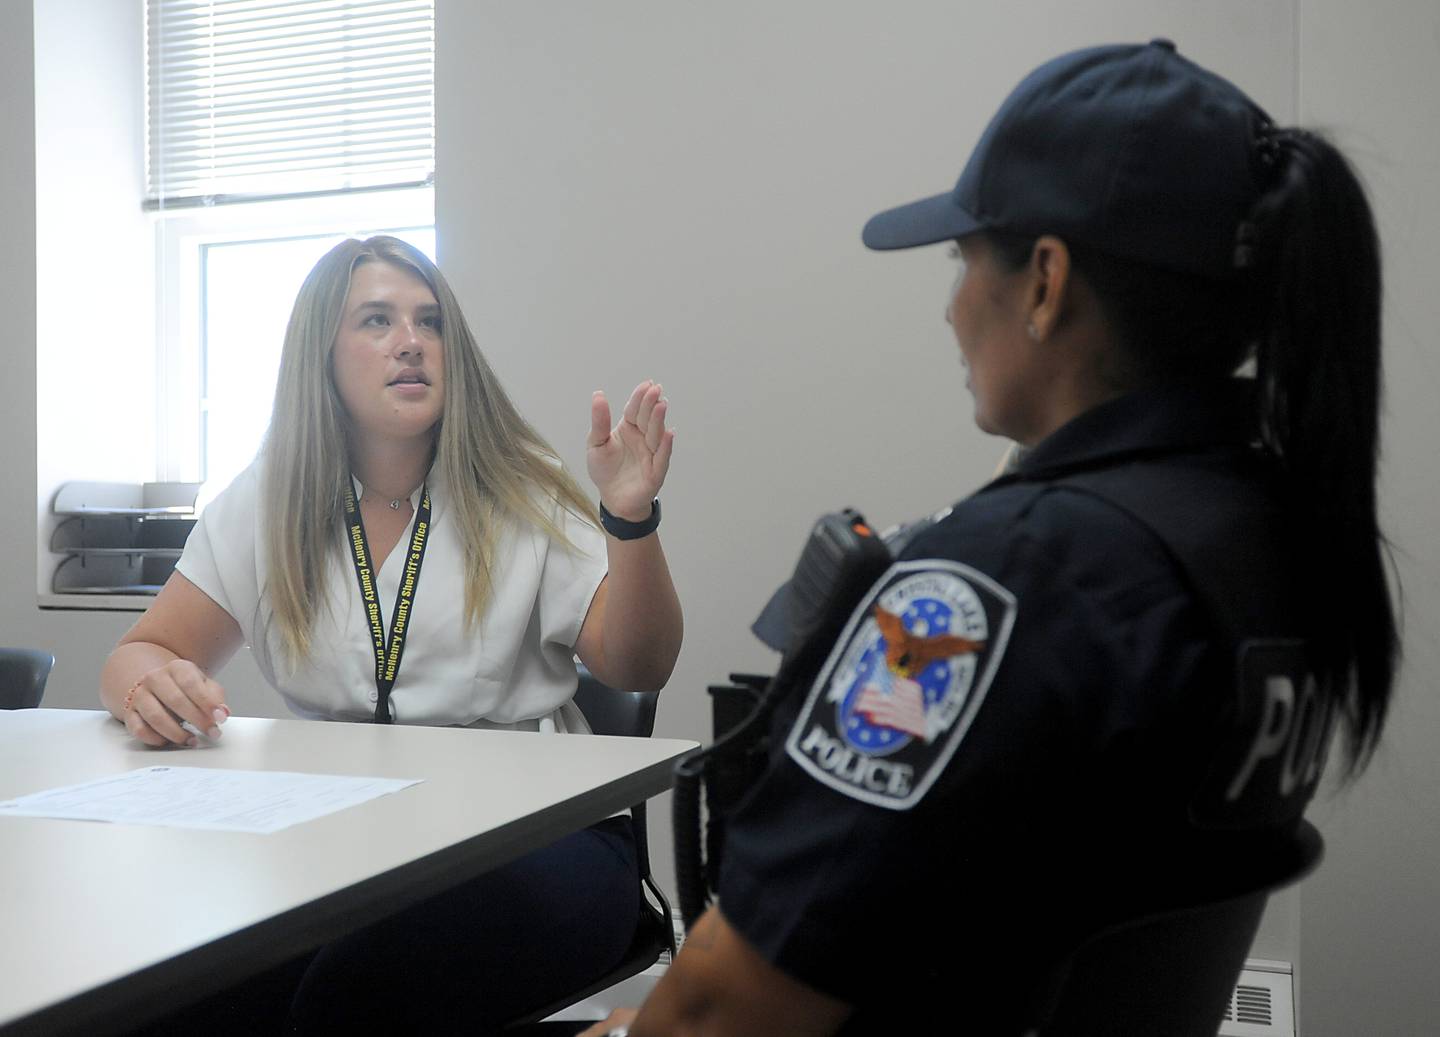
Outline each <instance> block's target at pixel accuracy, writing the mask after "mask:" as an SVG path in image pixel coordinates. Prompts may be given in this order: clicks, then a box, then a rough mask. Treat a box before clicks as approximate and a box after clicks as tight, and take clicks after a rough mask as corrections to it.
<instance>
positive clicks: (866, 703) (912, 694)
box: [855, 676, 928, 740]
mask: <svg viewBox="0 0 1440 1037" xmlns="http://www.w3.org/2000/svg"><path fill="white" fill-rule="evenodd" d="M855 712H856V713H861V714H863V715H864V717H865V719H866V720H868V721H870V723H872V724H876V725H878V726H880V727H889V728H893V729H894V730H896V731H904V732H905V733H906V734H907V735H914V736H915V737H916V738H925V737H926V735H925V693H924V691H923V690H921V688H920V685H919V684H917V683H916V682H915V681H912V680H910V679H909V678H908V677H900V676H892V677H891V680H890V691H889V692H885V691H882V690H881V689H880V688H879V687H878V686H877V685H874V684H867V685H865V687H864V688H863V689H862V690H861V692H860V697H859V698H858V699H856V700H855ZM927 740H928V739H927Z"/></svg>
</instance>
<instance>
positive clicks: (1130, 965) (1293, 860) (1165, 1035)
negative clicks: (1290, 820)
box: [1026, 821, 1324, 1037]
mask: <svg viewBox="0 0 1440 1037" xmlns="http://www.w3.org/2000/svg"><path fill="white" fill-rule="evenodd" d="M1323 852H1324V843H1323V840H1322V839H1321V837H1320V833H1319V832H1318V831H1317V830H1316V829H1315V827H1314V826H1313V825H1311V824H1310V823H1309V822H1308V821H1302V822H1301V823H1300V827H1299V829H1298V830H1297V832H1296V833H1295V837H1294V839H1293V840H1291V841H1290V843H1289V844H1288V845H1286V846H1283V847H1281V848H1280V850H1279V851H1278V852H1277V853H1275V854H1274V855H1273V856H1272V857H1271V858H1270V859H1269V860H1268V861H1267V862H1266V863H1265V865H1264V866H1263V873H1262V874H1260V875H1258V876H1256V877H1255V878H1254V879H1253V880H1252V881H1251V882H1250V883H1249V884H1248V885H1247V886H1246V887H1245V888H1243V889H1240V890H1236V891H1232V892H1229V893H1228V894H1225V895H1222V896H1219V897H1217V898H1216V899H1213V900H1209V901H1206V902H1203V903H1191V904H1186V905H1183V906H1179V907H1175V908H1171V909H1168V910H1165V911H1159V912H1155V913H1153V914H1149V915H1145V916H1142V917H1139V918H1134V919H1130V920H1127V921H1125V922H1122V923H1120V924H1117V925H1113V926H1110V927H1108V928H1106V929H1103V930H1101V931H1100V932H1098V933H1096V934H1095V935H1093V936H1091V937H1090V938H1089V939H1087V940H1086V941H1085V942H1084V943H1082V944H1081V945H1080V947H1079V949H1078V950H1077V951H1076V952H1075V953H1074V954H1073V955H1072V956H1071V957H1070V959H1069V961H1068V962H1066V964H1065V965H1064V966H1063V967H1062V968H1060V969H1059V970H1057V971H1056V973H1055V974H1054V975H1053V976H1052V977H1051V980H1050V982H1049V984H1048V989H1046V990H1045V991H1044V992H1042V994H1041V995H1040V997H1039V998H1037V1002H1038V1003H1039V1004H1041V1005H1042V1006H1043V1005H1045V1004H1046V1003H1047V1002H1048V1004H1049V1007H1048V1011H1047V1010H1046V1009H1045V1008H1043V1007H1042V1008H1041V1010H1040V1013H1039V1015H1038V1017H1039V1018H1043V1019H1044V1020H1045V1021H1044V1022H1042V1023H1041V1024H1040V1025H1039V1027H1038V1028H1037V1029H1032V1030H1030V1031H1028V1033H1027V1034H1026V1037H1100V1035H1105V1037H1131V1035H1134V1037H1140V1035H1143V1037H1215V1034H1216V1031H1217V1030H1218V1029H1219V1028H1220V1022H1221V1018H1222V1017H1223V1015H1224V1013H1225V1007H1226V1005H1227V1004H1228V1002H1229V1000H1230V996H1231V994H1232V993H1233V992H1234V990H1235V982H1236V980H1237V979H1238V978H1239V976H1240V970H1241V969H1242V968H1243V967H1244V964H1245V955H1246V954H1247V953H1248V951H1249V949H1250V944H1251V942H1252V941H1253V940H1254V938H1255V931H1256V929H1258V928H1259V925H1260V915H1261V913H1262V912H1263V911H1264V909H1265V902H1266V900H1268V899H1269V897H1270V894H1271V893H1272V892H1274V891H1275V890H1277V889H1281V888H1283V887H1285V886H1289V885H1292V884H1294V883H1296V882H1298V881H1300V880H1301V879H1302V878H1304V877H1305V876H1306V875H1307V874H1309V873H1310V872H1311V871H1312V870H1313V869H1314V868H1315V866H1316V864H1318V863H1319V861H1320V857H1321V855H1322V853H1323Z"/></svg>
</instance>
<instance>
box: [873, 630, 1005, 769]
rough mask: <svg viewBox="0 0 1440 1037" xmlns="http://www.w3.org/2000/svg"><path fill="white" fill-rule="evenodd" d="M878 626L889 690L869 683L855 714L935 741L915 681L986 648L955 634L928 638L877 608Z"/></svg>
mask: <svg viewBox="0 0 1440 1037" xmlns="http://www.w3.org/2000/svg"><path fill="white" fill-rule="evenodd" d="M874 617H875V624H876V626H878V627H879V628H880V635H881V636H882V637H883V638H884V639H885V668H886V670H887V671H888V673H889V678H890V679H889V681H888V682H886V683H888V684H889V687H888V688H882V687H881V686H880V685H878V684H867V685H866V686H865V687H864V688H863V689H862V690H861V692H860V697H859V698H858V699H857V700H856V702H855V712H856V713H859V714H861V715H862V716H864V717H865V719H866V720H868V721H869V722H870V723H872V724H877V725H880V726H882V727H888V728H890V729H891V730H892V731H903V732H904V733H905V734H908V735H912V736H914V737H916V738H921V739H924V740H925V741H927V742H929V741H931V740H932V739H933V738H934V737H935V736H936V735H937V734H939V733H940V732H938V731H935V730H933V727H934V725H932V724H927V723H926V708H925V693H924V690H923V689H922V688H921V687H920V685H919V684H918V683H916V682H915V681H914V680H912V679H911V678H912V677H913V676H915V675H917V674H919V673H921V672H922V671H923V670H924V669H925V667H927V666H929V665H930V664H931V663H933V662H936V661H937V660H942V659H949V658H952V657H953V656H956V655H970V654H974V653H975V652H978V651H980V650H981V649H982V648H984V647H985V642H984V641H976V640H973V639H971V638H968V637H958V636H956V635H955V634H936V635H934V636H925V635H922V634H914V633H911V632H910V631H909V630H907V629H906V628H905V621H904V620H903V619H901V618H900V617H899V616H897V615H896V614H895V613H893V612H887V611H886V610H885V609H883V608H881V607H880V606H879V605H876V606H875V611H874Z"/></svg>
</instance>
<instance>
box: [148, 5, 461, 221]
mask: <svg viewBox="0 0 1440 1037" xmlns="http://www.w3.org/2000/svg"><path fill="white" fill-rule="evenodd" d="M146 36H147V55H148V61H147V66H148V67H147V70H146V92H147V99H148V104H147V107H148V115H149V127H148V130H149V148H148V154H147V162H146V179H147V185H146V199H145V204H146V207H147V208H166V207H172V206H195V205H212V204H217V203H224V202H233V201H252V200H255V199H259V198H277V197H293V196H301V195H308V194H328V193H339V192H344V191H355V190H371V189H378V188H386V187H407V186H416V185H419V184H421V183H426V182H429V181H430V180H431V179H432V178H433V175H434V169H435V104H434V80H435V12H434V2H433V0H288V2H282V0H147V7H146Z"/></svg>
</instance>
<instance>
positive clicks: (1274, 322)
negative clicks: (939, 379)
mask: <svg viewBox="0 0 1440 1037" xmlns="http://www.w3.org/2000/svg"><path fill="white" fill-rule="evenodd" d="M1255 154H1256V165H1257V169H1258V171H1259V174H1260V176H1261V177H1262V180H1263V182H1264V190H1263V193H1262V194H1261V197H1260V199H1259V201H1258V202H1257V203H1256V204H1255V206H1254V208H1253V210H1252V211H1251V213H1250V218H1249V219H1248V220H1247V222H1246V223H1245V225H1244V226H1242V227H1241V229H1240V233H1239V234H1238V236H1237V249H1236V262H1237V265H1238V266H1240V267H1241V268H1242V269H1240V270H1238V271H1237V276H1235V277H1232V278H1226V279H1214V278H1208V277H1202V276H1199V275H1196V274H1187V273H1177V272H1174V271H1169V270H1163V269H1160V268H1158V267H1155V266H1152V265H1150V264H1147V263H1142V262H1138V261H1135V260H1131V259H1126V258H1122V257H1119V256H1115V255H1112V254H1109V253H1105V252H1101V251H1097V250H1095V249H1093V248H1088V247H1086V246H1085V245H1083V244H1081V243H1077V242H1067V244H1068V246H1069V248H1070V255H1071V259H1072V262H1073V267H1074V270H1075V272H1076V273H1077V274H1078V275H1079V276H1080V277H1081V278H1083V279H1084V280H1085V281H1086V283H1088V284H1089V286H1090V288H1091V289H1092V290H1093V291H1094V293H1095V296H1096V298H1097V299H1098V300H1099V303H1100V307H1101V309H1102V311H1103V312H1104V314H1105V319H1106V321H1107V323H1108V324H1109V325H1110V327H1111V330H1112V331H1113V333H1114V334H1115V337H1116V346H1117V347H1118V348H1117V349H1116V350H1115V351H1114V353H1113V355H1112V356H1111V357H1109V358H1107V361H1106V364H1107V366H1106V370H1104V371H1102V372H1100V373H1101V376H1102V377H1104V378H1105V379H1106V380H1107V381H1108V382H1110V383H1111V384H1113V385H1114V386H1115V387H1116V388H1118V389H1120V390H1122V391H1124V390H1129V389H1134V388H1138V387H1140V386H1143V385H1153V384H1156V383H1160V382H1165V381H1183V380H1190V379H1201V380H1203V379H1207V378H1219V377H1225V376H1228V375H1231V374H1234V373H1235V371H1236V369H1237V368H1238V367H1239V366H1240V364H1241V363H1242V362H1243V361H1245V360H1246V359H1247V358H1250V357H1253V358H1254V361H1255V375H1256V382H1257V388H1258V393H1257V395H1258V397H1259V409H1260V413H1259V418H1260V427H1261V436H1262V439H1263V441H1264V445H1265V447H1266V448H1267V450H1268V451H1269V452H1270V453H1271V454H1273V455H1274V456H1275V458H1276V459H1277V460H1278V462H1279V464H1280V466H1281V470H1282V471H1283V473H1284V478H1285V481H1286V488H1287V497H1288V504H1289V508H1290V514H1291V516H1292V517H1291V527H1292V528H1293V529H1295V530H1296V532H1297V538H1296V540H1297V551H1298V553H1299V557H1300V559H1301V571H1302V573H1303V578H1304V579H1305V580H1307V581H1309V582H1308V584H1307V585H1306V586H1304V587H1302V588H1301V591H1302V593H1301V595H1300V600H1302V601H1303V602H1305V606H1304V607H1305V608H1306V609H1307V610H1308V612H1307V614H1306V615H1305V616H1304V617H1303V629H1304V631H1305V633H1306V640H1307V641H1308V643H1309V644H1310V645H1312V646H1313V651H1314V655H1313V656H1312V659H1313V666H1314V669H1315V672H1316V675H1317V677H1319V678H1320V679H1321V680H1322V682H1323V684H1324V686H1326V687H1329V688H1331V689H1333V693H1334V694H1335V695H1336V696H1337V697H1338V702H1339V707H1340V716H1341V718H1342V720H1343V722H1344V727H1345V734H1346V740H1345V747H1346V749H1347V753H1346V757H1347V759H1346V763H1347V767H1346V775H1347V777H1354V776H1355V775H1356V774H1358V773H1359V771H1360V770H1361V769H1362V768H1363V767H1364V765H1365V763H1366V762H1367V761H1368V760H1369V757H1370V755H1371V753H1372V752H1373V750H1374V748H1375V743H1376V740H1377V739H1378V738H1379V736H1380V729H1381V727H1382V726H1383V725H1384V722H1385V714H1386V711H1387V709H1388V706H1389V703H1390V692H1391V686H1392V684H1393V682H1394V671H1395V664H1396V660H1397V658H1398V656H1399V649H1400V646H1399V638H1398V637H1397V635H1396V622H1395V610H1394V608H1393V606H1392V602H1391V598H1390V590H1389V586H1388V584H1387V582H1386V578H1385V574H1386V566H1385V555H1386V547H1387V545H1386V542H1385V539H1384V537H1383V536H1382V535H1381V533H1380V529H1379V525H1378V522H1377V519H1376V515H1375V472H1376V461H1377V457H1378V454H1379V432H1380V429H1379V426H1380V394H1381V382H1380V373H1381V367H1380V304H1381V298H1380V246H1379V241H1378V239H1377V237H1376V233H1375V224H1374V220H1373V218H1372V216H1371V213H1370V205H1369V203H1368V202H1367V201H1366V198H1365V192H1364V189H1363V188H1362V187H1361V186H1360V182H1359V180H1358V179H1357V178H1356V176H1355V174H1354V172H1353V171H1352V170H1351V168H1350V165H1349V163H1347V162H1346V161H1345V158H1344V156H1343V155H1341V154H1340V152H1339V151H1337V150H1336V149H1335V148H1334V147H1332V146H1331V145H1330V144H1329V143H1328V142H1326V141H1325V140H1323V139H1322V138H1320V137H1318V136H1316V135H1315V134H1313V133H1309V132H1307V131H1304V130H1298V129H1283V130H1282V129H1275V128H1274V127H1266V128H1265V129H1264V130H1263V131H1262V133H1261V135H1260V137H1259V139H1258V141H1257V143H1256V148H1255ZM982 233H983V234H984V236H985V238H986V239H987V240H988V241H989V242H990V245H991V247H992V248H993V249H994V252H995V254H996V256H997V257H998V258H999V260H1000V262H1001V264H1002V265H1004V266H1005V267H1008V268H1009V269H1011V270H1020V269H1023V268H1024V267H1025V265H1026V264H1027V263H1028V262H1029V261H1030V257H1031V253H1032V251H1033V249H1034V246H1035V240H1036V239H1035V237H1034V236H1032V235H1025V234H1016V233H1011V232H1006V231H984V232H982ZM1337 602H1338V603H1342V604H1341V605H1340V606H1338V607H1337V605H1336V603H1337Z"/></svg>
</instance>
